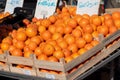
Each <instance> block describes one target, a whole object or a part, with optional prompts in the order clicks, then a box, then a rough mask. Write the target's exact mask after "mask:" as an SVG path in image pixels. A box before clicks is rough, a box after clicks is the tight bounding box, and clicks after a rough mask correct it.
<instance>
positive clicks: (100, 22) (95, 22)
mask: <svg viewBox="0 0 120 80" xmlns="http://www.w3.org/2000/svg"><path fill="white" fill-rule="evenodd" d="M92 23H93V24H94V25H96V26H99V25H101V24H102V21H101V18H100V17H99V16H96V17H94V18H93V19H92Z"/></svg>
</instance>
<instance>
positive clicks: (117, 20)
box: [114, 19, 120, 29]
mask: <svg viewBox="0 0 120 80" xmlns="http://www.w3.org/2000/svg"><path fill="white" fill-rule="evenodd" d="M114 23H115V26H116V27H117V28H118V29H120V19H116V20H114Z"/></svg>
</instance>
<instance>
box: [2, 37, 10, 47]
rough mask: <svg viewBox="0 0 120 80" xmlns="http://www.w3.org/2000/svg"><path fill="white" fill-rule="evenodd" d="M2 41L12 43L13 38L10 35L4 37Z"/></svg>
mask: <svg viewBox="0 0 120 80" xmlns="http://www.w3.org/2000/svg"><path fill="white" fill-rule="evenodd" d="M2 42H6V43H8V44H10V45H12V38H11V37H9V36H8V37H6V38H4V39H3V40H2Z"/></svg>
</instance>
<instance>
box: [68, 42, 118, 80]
mask: <svg viewBox="0 0 120 80" xmlns="http://www.w3.org/2000/svg"><path fill="white" fill-rule="evenodd" d="M119 47H120V40H119V41H117V42H116V43H115V44H113V45H112V46H110V47H109V48H107V49H105V50H103V51H102V52H100V53H99V54H98V55H96V56H95V57H94V58H92V59H91V60H89V61H88V62H87V63H85V64H84V65H83V66H82V67H80V68H78V69H77V70H76V71H74V72H73V73H71V74H68V76H67V78H68V80H73V79H75V78H76V77H77V76H79V75H81V74H82V73H84V72H85V71H87V70H88V69H90V68H92V67H94V65H96V64H97V63H98V62H100V61H102V60H103V59H104V58H106V57H107V56H109V55H110V54H111V53H112V52H113V51H115V50H116V49H117V48H119Z"/></svg>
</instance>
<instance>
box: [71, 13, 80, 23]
mask: <svg viewBox="0 0 120 80" xmlns="http://www.w3.org/2000/svg"><path fill="white" fill-rule="evenodd" d="M73 19H75V20H76V22H77V24H78V23H79V22H80V20H81V19H82V16H81V15H80V14H77V15H75V16H74V17H73Z"/></svg>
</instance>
